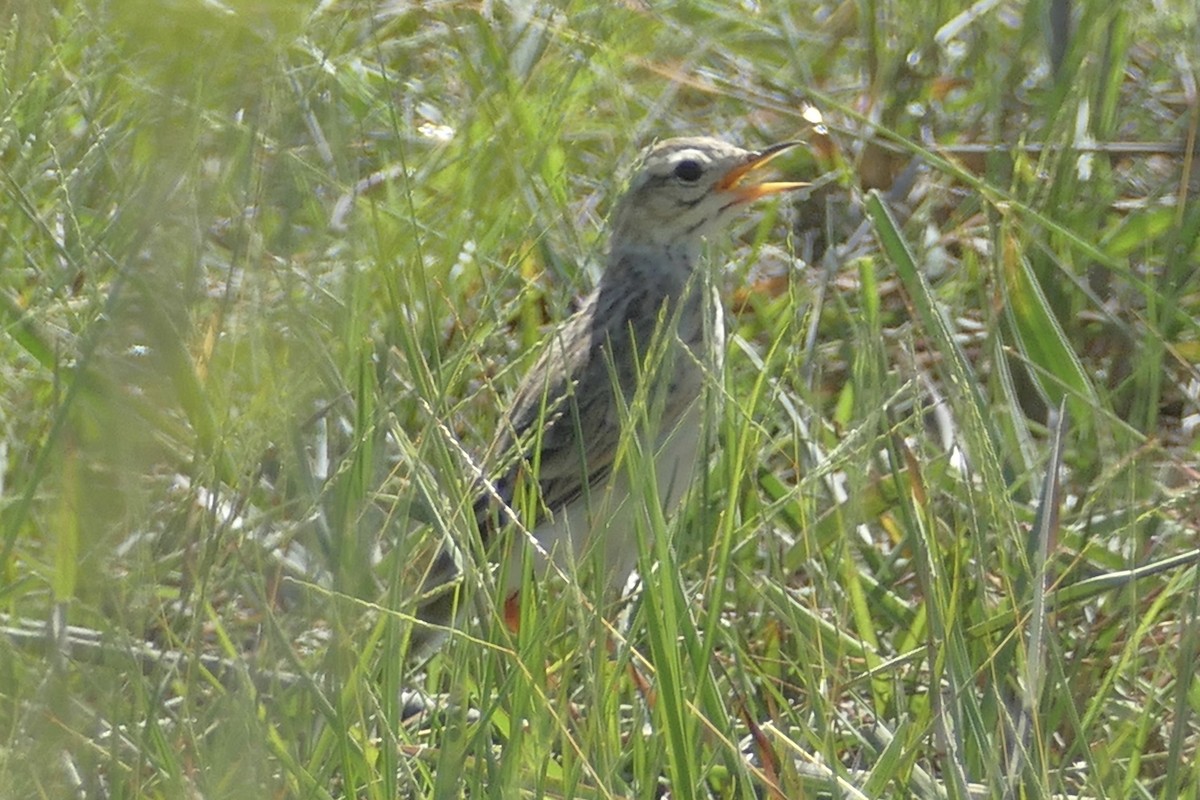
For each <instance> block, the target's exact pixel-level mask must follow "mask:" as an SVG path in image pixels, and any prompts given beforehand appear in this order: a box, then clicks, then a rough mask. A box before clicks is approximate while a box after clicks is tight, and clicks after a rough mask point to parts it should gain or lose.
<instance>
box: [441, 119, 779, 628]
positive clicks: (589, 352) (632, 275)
mask: <svg viewBox="0 0 1200 800" xmlns="http://www.w3.org/2000/svg"><path fill="white" fill-rule="evenodd" d="M791 145H792V143H787V144H783V145H778V146H776V147H773V148H770V149H768V150H765V151H762V152H759V153H755V152H749V151H746V150H742V149H740V148H738V147H734V146H733V145H730V144H726V143H725V142H722V141H720V140H717V139H711V138H701V137H696V138H680V139H669V140H666V141H663V142H660V143H658V144H656V145H654V146H652V147H650V148H648V149H647V150H646V151H645V152H644V153H643V154H642V158H641V161H640V164H639V166H638V168H637V169H636V170H635V172H634V174H633V177H632V179H631V181H630V185H629V188H628V189H627V190H626V192H625V194H624V195H623V196H622V198H621V199H620V201H619V202H618V204H617V207H616V210H615V212H614V214H613V229H612V235H611V238H610V243H609V255H608V261H607V266H606V269H605V272H604V274H603V277H602V278H601V280H600V284H599V286H597V287H596V289H595V291H593V292H592V293H591V294H590V295H589V296H588V297H587V298H586V300H584V302H583V305H582V307H581V308H580V310H579V311H578V312H577V313H576V314H575V315H574V316H573V317H571V318H570V319H569V320H567V321H566V323H564V324H563V325H562V326H561V327H560V328H559V329H558V330H557V331H556V332H554V333H553V334H551V336H550V337H549V340H548V343H547V346H546V349H545V351H544V352H543V354H542V356H541V358H540V359H539V360H538V362H537V363H536V364H535V366H534V367H533V368H532V369H531V370H530V372H529V373H528V374H527V375H526V377H525V379H524V380H523V381H522V382H521V384H520V387H519V388H518V389H517V392H516V394H515V396H514V398H513V401H512V404H511V407H510V409H509V411H508V412H507V413H506V414H505V415H504V417H503V418H502V421H501V423H500V427H499V429H498V433H497V435H496V437H495V440H494V442H493V444H492V446H491V447H490V448H489V449H488V452H487V461H488V463H491V464H494V465H496V468H497V469H498V472H494V473H492V474H493V481H492V485H491V490H488V489H486V488H485V489H484V491H482V492H481V493H480V497H479V500H478V502H477V503H476V509H475V511H476V517H477V521H478V525H479V530H480V534H481V535H482V536H483V539H484V543H485V546H487V547H488V548H489V549H490V551H491V552H497V553H502V554H503V555H502V556H501V558H502V560H503V561H506V562H507V563H506V564H503V565H502V569H501V572H502V575H503V581H504V583H503V587H502V588H503V590H504V596H505V597H506V598H507V597H509V596H510V595H511V594H512V593H513V592H515V591H516V589H517V588H519V586H520V585H521V569H520V567H521V563H522V558H523V549H524V547H525V545H526V542H525V541H524V540H523V538H522V537H520V536H511V537H509V539H508V541H505V542H503V543H502V544H500V545H499V546H498V547H495V546H494V545H495V543H494V542H493V541H492V540H493V539H494V538H496V535H497V533H498V532H500V531H502V530H503V529H504V528H505V523H506V522H507V521H508V520H509V519H510V517H509V515H508V514H507V513H504V512H503V508H502V507H501V506H500V504H499V502H498V500H497V498H500V499H502V500H503V501H504V502H505V503H506V504H510V503H512V502H513V501H514V492H517V493H518V494H522V493H523V492H524V491H526V489H525V488H522V489H521V490H520V491H519V492H518V486H523V482H524V481H527V480H529V479H530V477H531V476H534V475H536V479H537V489H536V494H537V497H538V498H539V501H540V502H539V505H538V507H537V509H536V510H535V513H534V514H533V515H532V519H533V520H534V524H533V525H532V530H533V536H534V538H535V539H536V540H537V541H538V543H539V544H540V547H541V550H542V551H543V552H546V553H548V554H549V555H550V556H551V557H552V558H553V560H554V561H555V562H556V563H557V564H558V565H559V566H560V567H562V568H568V565H569V564H571V563H572V562H577V563H579V564H580V565H585V564H589V563H591V560H590V557H588V558H585V557H584V555H583V554H584V553H585V552H588V551H590V550H591V549H598V548H600V547H601V546H602V547H603V551H602V553H599V554H598V556H599V558H600V561H599V563H600V564H602V565H603V569H604V572H605V574H604V575H603V576H601V580H602V581H603V585H604V586H607V587H609V588H612V587H614V586H615V587H619V586H620V585H621V584H622V583H623V582H624V579H625V578H626V577H627V576H628V573H629V572H630V571H631V570H632V568H633V566H634V564H635V561H636V556H637V540H636V539H635V538H634V530H633V524H632V518H631V511H632V507H633V506H634V505H635V501H636V495H637V494H638V493H635V500H630V498H629V496H630V491H629V486H628V485H627V476H626V475H625V469H624V468H623V467H621V466H619V465H618V466H617V467H616V469H614V458H615V457H616V454H617V452H618V448H619V444H620V441H621V435H622V420H623V417H624V413H623V411H622V409H626V408H628V407H629V405H630V404H631V403H632V402H633V400H634V397H635V394H638V393H639V392H640V395H639V396H640V397H644V399H645V402H646V403H647V404H648V405H647V406H646V407H647V408H648V409H649V413H647V415H646V418H647V420H648V421H649V423H650V428H651V430H649V431H639V433H642V434H645V433H648V435H649V436H650V437H651V438H652V441H653V450H654V453H655V460H654V464H655V474H656V476H657V483H658V487H657V488H658V494H659V497H660V499H661V501H662V502H663V504H664V508H665V509H666V510H668V511H669V510H670V509H671V508H672V507H673V506H674V505H676V504H677V503H678V500H679V498H680V497H682V495H683V493H684V491H685V490H686V488H687V487H688V485H689V484H690V481H691V478H692V476H693V474H694V473H695V467H696V464H697V462H698V461H700V462H703V461H704V459H702V458H698V456H699V446H700V437H701V435H702V432H703V429H704V427H705V426H704V418H703V407H704V403H703V398H702V389H703V387H704V385H705V380H706V379H705V372H706V371H708V372H714V373H715V372H717V371H719V368H720V361H721V357H722V354H723V352H724V346H725V334H724V324H723V310H722V309H721V307H720V303H719V301H718V300H717V297H716V295H715V292H714V291H713V289H712V285H711V281H710V280H709V276H708V275H707V274H706V273H704V272H703V271H698V270H697V267H698V266H700V263H699V262H700V249H701V239H702V237H703V236H704V235H705V234H707V233H711V232H713V231H715V230H717V229H718V228H719V227H720V226H721V225H722V224H724V223H725V222H727V221H728V220H729V218H730V217H732V216H733V214H734V212H735V211H736V210H737V209H738V208H740V207H741V206H743V205H745V204H746V203H749V202H750V201H752V200H754V199H757V198H758V197H762V196H765V195H768V194H773V193H775V192H779V191H784V190H787V189H791V188H795V187H798V186H800V185H801V184H795V183H763V184H753V183H748V182H744V178H745V177H746V175H747V174H748V173H749V172H750V171H751V170H752V169H753V168H755V167H757V166H761V165H762V164H765V163H766V161H768V160H770V159H771V158H772V157H773V156H774V155H775V154H776V153H778V152H781V151H782V150H784V149H786V148H787V147H790V146H791ZM656 348H657V349H656ZM651 351H653V352H654V353H655V354H656V356H659V358H653V359H647V353H649V352H651ZM648 361H650V362H653V363H651V364H649V366H648V367H647V362H648ZM517 516H518V518H521V517H522V515H521V514H520V513H518V514H517ZM524 518H526V519H528V518H530V515H529V514H528V513H527V514H525V515H524ZM510 527H511V526H510ZM441 561H442V562H443V563H441V564H440V566H441V567H443V569H442V570H440V571H441V572H446V571H448V570H451V569H452V562H451V560H450V559H449V558H448V557H444V558H443V559H441ZM545 561H546V559H545V557H544V556H542V555H540V554H535V556H534V563H535V566H536V567H538V569H539V571H544V570H545V568H546V563H545ZM435 571H438V570H436V569H435ZM431 578H439V579H440V578H441V576H431ZM427 585H428V584H427ZM451 602H452V601H450V600H448V599H445V598H442V599H441V600H440V601H439V602H438V603H435V604H434V605H438V604H439V603H440V605H441V608H434V607H432V606H431V607H427V608H426V609H423V612H424V613H423V616H425V617H426V618H429V617H437V616H442V617H443V618H444V619H448V613H447V612H448V611H449V605H450V603H451Z"/></svg>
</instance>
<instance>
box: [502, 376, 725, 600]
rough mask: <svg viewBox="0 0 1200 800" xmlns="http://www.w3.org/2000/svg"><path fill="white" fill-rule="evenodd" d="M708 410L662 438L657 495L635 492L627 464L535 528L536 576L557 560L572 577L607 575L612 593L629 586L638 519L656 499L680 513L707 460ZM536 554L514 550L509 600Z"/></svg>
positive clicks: (689, 414)
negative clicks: (525, 563)
mask: <svg viewBox="0 0 1200 800" xmlns="http://www.w3.org/2000/svg"><path fill="white" fill-rule="evenodd" d="M703 405H704V399H703V398H697V399H696V400H695V401H694V402H693V403H692V405H691V407H690V408H688V410H687V411H685V412H684V414H683V416H682V417H680V419H679V421H678V423H677V424H676V425H675V427H674V428H673V429H672V430H671V431H670V432H669V433H668V434H667V435H666V436H664V437H662V439H661V442H660V444H659V446H658V450H657V455H656V457H655V459H654V475H655V484H656V486H655V487H654V488H655V489H657V492H656V493H654V492H651V491H650V490H649V487H647V488H646V489H645V490H642V489H639V490H637V491H631V490H630V466H629V465H628V463H627V462H626V463H625V464H620V465H618V466H617V467H616V469H615V471H614V472H613V473H612V474H610V475H609V477H608V478H607V480H605V481H604V483H603V484H602V485H601V486H598V487H593V488H592V490H591V492H590V493H589V496H588V498H587V500H586V501H585V500H583V499H581V500H579V501H577V502H575V503H573V504H571V505H570V506H568V507H567V508H565V509H562V510H561V511H560V512H559V513H558V514H556V515H555V516H554V518H553V519H547V520H545V521H543V522H542V524H541V525H539V526H538V527H537V528H536V529H534V531H533V537H534V538H535V539H536V540H537V542H538V547H537V548H536V549H535V550H534V552H533V554H532V557H533V564H534V572H535V574H538V575H542V574H545V573H546V572H548V571H549V564H550V563H551V561H552V562H553V563H554V564H555V566H556V567H557V568H558V569H560V570H562V571H563V572H564V573H566V574H568V575H572V574H579V573H587V572H589V571H595V570H602V571H603V573H604V576H603V579H602V581H603V583H602V584H601V585H603V586H604V587H606V588H607V589H609V590H614V591H615V590H619V589H620V588H621V587H622V586H623V585H624V583H625V580H626V578H628V577H629V573H630V572H632V571H633V569H634V567H636V566H637V557H638V533H637V530H638V529H637V525H638V524H639V523H638V521H637V520H636V518H635V514H637V513H638V512H640V513H641V514H643V515H646V509H647V508H650V507H651V506H650V503H652V502H654V498H655V494H657V498H658V502H659V503H661V505H662V508H663V510H664V511H665V512H666V513H668V514H670V513H671V512H672V511H674V510H675V507H676V506H677V505H678V504H679V502H680V500H682V499H683V496H684V494H685V493H686V492H687V490H688V487H690V486H691V484H692V479H693V478H694V477H695V475H696V472H697V468H698V465H699V464H700V463H702V461H703V459H702V458H701V457H700V442H701V439H702V437H703V436H704V431H705V428H706V426H705V421H704V413H703ZM638 466H639V467H644V468H648V466H649V465H638ZM638 472H639V474H640V473H641V469H639V470H638ZM643 518H644V520H645V522H643V523H642V531H643V534H647V533H649V531H650V525H649V517H648V516H644V517H643ZM511 535H513V536H514V537H515V538H519V537H520V536H521V533H520V532H518V531H513V532H512V534H511ZM530 549H532V548H529V547H514V548H512V549H511V550H510V551H509V558H508V559H507V561H508V563H507V564H505V565H504V567H503V569H504V585H505V595H506V596H507V595H508V594H510V593H511V592H512V591H514V590H516V589H518V588H520V585H521V563H520V559H521V558H522V557H523V553H524V552H525V551H528V550H530Z"/></svg>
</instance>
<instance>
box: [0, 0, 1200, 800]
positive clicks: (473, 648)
mask: <svg viewBox="0 0 1200 800" xmlns="http://www.w3.org/2000/svg"><path fill="white" fill-rule="evenodd" d="M0 20H2V21H0V186H2V189H0V197H2V198H3V201H2V202H3V205H2V206H0V209H2V210H0V228H2V231H0V324H2V325H3V333H2V335H0V385H2V386H3V395H2V398H0V613H2V615H3V616H0V625H2V626H3V629H4V631H3V633H4V635H3V636H0V797H6V798H7V797H12V798H31V797H52V798H62V797H81V798H82V797H114V798H125V797H145V798H158V797H162V798H180V797H204V798H225V797H228V798H236V797H255V798H262V797H311V798H342V797H355V798H394V797H397V796H417V797H420V796H437V797H455V796H469V797H485V796H492V797H524V796H529V797H653V796H664V797H665V796H670V797H672V798H690V797H740V798H751V797H763V796H766V797H772V798H778V797H788V798H799V797H956V798H957V797H968V796H984V797H990V796H995V797H1050V796H1071V797H1122V798H1123V797H1146V798H1151V797H1152V798H1171V797H1192V798H1195V797H1198V796H1200V759H1198V757H1197V750H1198V749H1200V721H1198V717H1200V681H1197V679H1196V677H1195V665H1196V663H1197V659H1198V656H1200V621H1198V614H1200V569H1198V568H1197V562H1198V561H1200V552H1198V550H1197V547H1198V545H1197V541H1198V539H1197V533H1198V532H1200V481H1198V476H1200V443H1198V442H1200V440H1198V437H1197V430H1198V429H1200V401H1198V394H1200V371H1198V368H1197V365H1198V364H1200V271H1198V269H1197V264H1198V263H1200V203H1196V202H1195V201H1194V196H1195V192H1196V191H1197V189H1200V178H1198V177H1197V175H1198V174H1200V171H1198V170H1197V169H1196V168H1195V166H1194V155H1193V154H1194V153H1195V152H1196V149H1195V146H1196V135H1197V129H1198V126H1200V105H1198V101H1197V76H1198V73H1200V66H1198V65H1200V37H1198V26H1197V8H1196V5H1195V3H1194V2H1192V1H1191V0H1156V2H1152V3H1128V4H1126V3H1105V2H1092V1H1090V0H1084V1H1083V2H1075V3H1072V2H1070V0H1053V2H1051V1H1049V0H1030V1H1029V2H1017V1H1016V0H979V1H978V2H976V3H974V4H968V3H963V2H957V1H955V0H951V1H950V2H945V1H940V2H928V3H915V2H909V1H908V0H858V2H855V0H846V1H845V2H842V3H840V4H839V3H833V2H828V3H826V2H816V1H814V2H795V3H765V2H764V3H756V2H752V0H744V1H743V2H707V1H706V0H694V1H693V2H651V1H650V0H647V1H646V2H639V1H638V0H627V2H624V3H611V4H608V3H603V4H596V3H585V2H561V3H556V4H548V3H536V2H517V1H515V0H514V2H482V3H481V2H453V1H449V2H427V3H417V2H403V1H402V0H395V1H394V2H386V3H367V2H359V1H358V0H340V1H339V0H331V1H329V2H321V3H315V2H292V1H291V0H277V1H274V2H268V1H267V0H258V1H257V2H255V1H253V0H224V2H222V1H221V0H208V1H207V2H187V0H171V1H170V2H158V1H157V0H156V1H155V2H149V1H148V0H141V1H139V0H123V1H122V0H110V1H109V2H100V1H99V0H96V1H94V2H86V1H84V0H59V1H58V2H40V1H39V2H21V1H20V0H17V2H7V3H0ZM698 133H704V134H714V135H719V136H722V137H725V138H727V139H729V140H731V141H735V142H738V143H741V144H744V145H747V146H756V145H764V144H768V143H771V142H774V141H779V140H783V139H789V138H801V139H803V140H804V141H805V143H806V146H805V147H804V148H800V149H799V150H798V151H796V152H795V153H793V154H792V155H791V156H790V157H789V158H787V159H780V161H779V164H778V170H779V172H780V173H782V174H786V175H788V176H789V177H802V178H804V179H807V180H811V181H813V182H814V187H813V190H812V191H811V192H810V193H809V194H808V195H806V196H804V197H801V198H798V199H796V200H794V201H793V200H783V201H781V202H779V203H775V204H766V205H764V206H763V207H762V208H760V209H759V210H758V213H756V214H753V215H750V216H749V217H748V219H747V221H746V224H745V225H743V226H742V227H741V228H740V229H739V230H737V231H735V232H734V235H733V236H732V237H727V238H722V240H721V241H717V242H713V243H712V246H711V254H710V255H711V258H712V264H713V268H714V269H716V270H719V272H720V275H721V276H722V280H723V281H724V284H725V285H726V286H727V287H728V291H727V299H728V302H729V305H730V308H731V313H732V316H731V324H732V325H733V329H734V332H735V333H736V337H735V338H734V340H733V342H732V343H731V346H730V350H729V354H728V359H727V361H728V363H727V373H726V375H724V376H723V377H722V380H723V388H724V390H725V395H726V402H725V411H724V415H723V418H722V421H721V424H720V426H719V430H718V431H715V432H714V433H715V435H716V436H717V438H719V441H720V447H719V448H717V450H716V455H715V456H714V459H713V462H712V465H711V468H710V469H709V471H708V477H707V479H706V480H705V481H704V482H703V484H702V485H701V486H700V487H698V488H697V491H696V493H695V495H694V496H693V497H692V498H691V500H690V502H689V503H688V505H687V508H686V510H685V512H684V513H682V514H681V515H680V516H679V518H678V519H673V520H662V519H658V520H651V521H650V523H651V524H650V528H660V529H662V530H661V531H660V532H661V533H663V534H664V535H663V536H660V537H658V539H657V540H656V541H657V543H656V544H654V545H652V546H650V545H647V546H645V547H643V552H642V554H641V555H642V563H643V566H645V567H646V569H645V570H644V573H645V574H646V575H647V576H648V577H647V579H646V581H645V586H644V589H643V591H642V592H641V594H640V596H639V598H638V599H637V600H636V601H634V602H633V603H632V604H631V607H630V610H629V613H628V620H627V624H626V625H625V626H624V627H622V628H620V631H618V632H615V633H614V632H610V631H608V630H606V627H605V625H604V622H605V621H606V620H607V617H605V616H604V615H597V614H593V613H591V612H590V611H589V607H588V602H587V601H588V597H589V594H588V592H587V587H579V586H575V585H572V584H571V582H570V581H567V582H563V581H555V582H552V584H553V585H547V586H545V587H542V589H541V592H540V597H541V599H542V602H541V603H540V604H539V606H538V608H537V609H536V614H537V618H536V619H535V620H534V623H535V624H532V625H527V626H525V627H524V628H523V629H522V634H521V637H520V638H519V639H518V640H514V639H513V638H512V637H511V636H509V635H508V634H507V633H506V632H505V631H504V629H503V627H502V626H500V625H498V624H497V622H496V620H495V619H494V617H495V614H494V611H493V610H492V609H493V608H494V604H492V603H491V602H489V600H490V598H489V596H488V595H489V592H490V586H489V581H488V579H487V576H486V575H472V576H471V577H470V578H469V579H468V580H467V581H466V582H465V584H464V586H463V587H462V592H463V597H464V601H465V602H470V603H471V604H472V607H473V608H481V609H483V613H482V618H481V619H480V620H479V621H478V622H477V623H474V624H472V625H469V626H467V627H465V628H464V629H463V630H462V631H461V632H459V633H457V634H455V635H453V636H452V637H451V638H450V641H449V642H448V643H447V645H446V647H445V648H444V649H443V650H442V651H441V652H440V653H438V654H437V655H435V656H434V657H433V658H432V659H431V660H430V661H429V662H428V663H427V664H426V665H425V666H424V668H422V669H420V670H417V669H416V668H415V667H414V666H413V665H412V663H411V661H410V660H406V659H405V658H404V653H405V650H406V648H407V643H408V640H409V635H410V633H411V630H412V627H411V625H412V621H411V616H410V614H411V611H412V609H413V604H414V601H415V588H414V587H415V579H414V574H415V573H419V571H420V568H421V565H422V564H423V563H424V561H423V560H422V559H423V558H424V556H426V555H427V554H428V553H429V552H431V551H432V550H433V549H434V548H435V547H436V546H437V545H438V543H439V542H440V541H441V540H442V537H446V536H449V537H455V538H456V539H457V540H458V541H460V542H463V541H464V539H463V537H465V536H466V535H467V533H466V531H467V528H466V524H465V519H466V516H465V510H466V509H467V508H468V507H469V491H468V488H469V483H470V469H469V464H470V460H471V456H472V454H474V453H478V452H479V451H480V450H481V448H482V447H483V446H484V445H485V444H486V442H487V440H488V439H489V437H490V432H491V430H492V426H493V425H494V424H495V420H496V415H497V409H498V407H499V405H500V403H501V402H502V401H503V398H505V397H507V396H508V393H509V392H511V390H512V387H513V384H514V382H515V379H516V377H517V375H519V374H520V372H521V371H522V369H523V368H524V367H526V366H528V364H529V362H530V359H531V358H532V357H533V356H534V355H535V353H536V343H537V342H538V341H539V339H540V338H541V337H542V336H543V335H544V333H545V331H546V330H547V326H548V325H550V324H552V323H553V322H554V321H555V320H558V319H561V318H563V317H565V316H566V315H567V314H568V313H569V311H570V309H571V304H572V301H573V298H575V297H577V296H578V295H579V294H581V293H582V292H584V291H585V290H586V289H587V288H588V287H590V286H591V285H592V284H593V282H594V281H595V278H596V274H597V268H598V264H600V263H601V254H602V252H603V248H604V237H603V230H604V219H605V215H606V212H607V210H608V209H609V208H610V206H611V203H612V200H613V197H614V195H615V194H616V193H617V192H618V191H619V189H620V185H621V175H622V173H621V169H620V168H621V166H622V165H627V164H628V163H629V162H630V161H631V160H632V158H633V156H634V155H635V153H636V152H637V150H638V149H639V147H641V146H642V145H644V144H646V143H648V142H649V141H651V140H653V139H654V138H655V137H665V136H669V135H678V134H698ZM1063 410H1065V412H1066V413H1065V414H1062V413H1060V411H1063ZM634 468H635V469H636V465H635V467H634ZM644 541H648V540H644ZM652 565H654V566H653V568H651V567H652ZM608 621H611V622H613V623H614V624H615V622H616V621H615V620H608ZM610 638H611V639H612V640H613V641H614V642H615V644H614V646H613V647H612V648H611V654H610V648H608V647H606V646H605V645H604V644H603V642H604V641H605V640H607V639H610ZM631 661H632V662H633V663H638V664H640V668H641V670H642V672H643V673H644V674H645V675H646V676H647V677H648V678H649V680H650V681H651V682H652V683H653V684H654V687H655V692H656V698H655V702H653V703H648V702H646V700H645V698H644V697H643V696H642V694H640V693H639V692H638V690H637V689H636V687H635V686H634V685H633V681H632V680H631V678H630V675H629V672H628V671H627V670H626V668H625V667H626V665H627V664H628V663H630V662H631ZM409 690H421V691H422V692H423V693H424V695H425V700H424V705H425V706H426V708H425V709H424V710H423V711H419V713H416V714H415V715H409V714H408V712H409V711H411V710H412V706H413V705H414V699H415V698H416V697H417V696H416V695H414V694H412V693H411V691H409Z"/></svg>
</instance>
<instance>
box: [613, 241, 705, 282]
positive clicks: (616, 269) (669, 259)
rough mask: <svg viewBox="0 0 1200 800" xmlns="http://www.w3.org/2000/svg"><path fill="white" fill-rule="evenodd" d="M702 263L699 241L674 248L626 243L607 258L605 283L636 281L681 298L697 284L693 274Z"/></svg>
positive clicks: (615, 248) (670, 246) (673, 246)
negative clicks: (690, 286)
mask: <svg viewBox="0 0 1200 800" xmlns="http://www.w3.org/2000/svg"><path fill="white" fill-rule="evenodd" d="M699 263H700V241H699V240H698V239H696V240H685V241H681V242H679V243H677V244H673V245H669V246H668V245H662V244H638V243H628V242H624V243H622V244H620V245H619V246H614V247H613V248H612V250H610V252H609V255H608V266H607V268H606V269H605V271H604V277H603V278H602V280H603V281H605V282H609V281H620V282H622V283H627V282H629V281H635V282H637V283H638V284H641V285H646V286H647V287H658V288H659V289H660V290H661V291H662V292H663V294H664V295H668V296H679V295H680V294H682V293H683V291H684V290H685V289H686V287H687V286H688V285H689V284H692V283H695V282H696V281H695V280H693V273H694V272H695V270H696V267H697V266H698V265H699Z"/></svg>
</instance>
